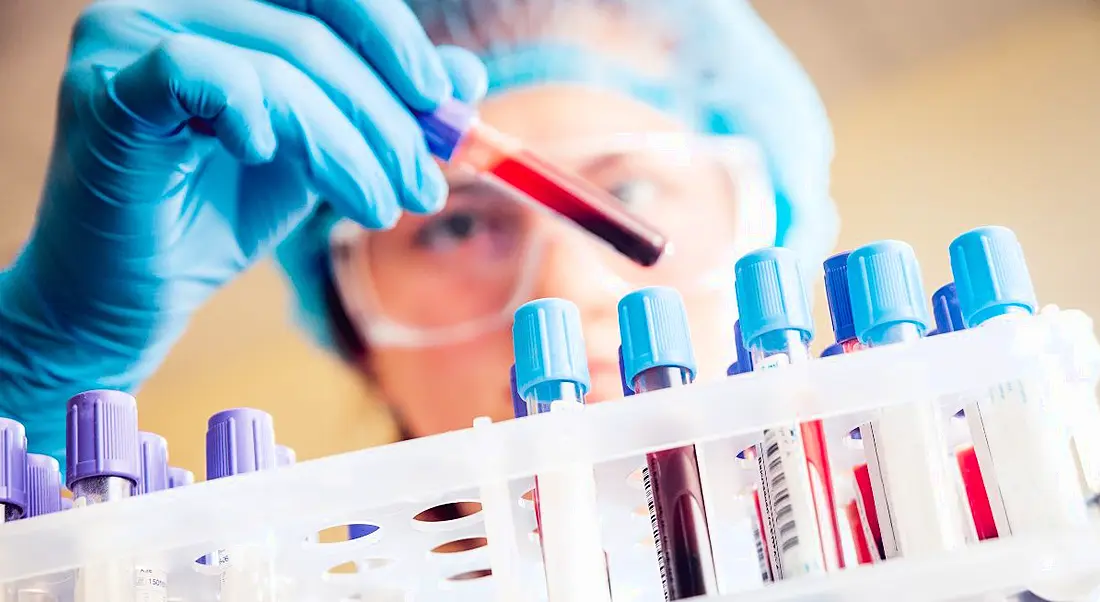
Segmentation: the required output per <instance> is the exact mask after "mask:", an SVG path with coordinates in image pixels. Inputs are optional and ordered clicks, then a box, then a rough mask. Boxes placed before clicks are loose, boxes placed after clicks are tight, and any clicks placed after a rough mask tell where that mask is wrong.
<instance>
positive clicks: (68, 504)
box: [61, 497, 73, 510]
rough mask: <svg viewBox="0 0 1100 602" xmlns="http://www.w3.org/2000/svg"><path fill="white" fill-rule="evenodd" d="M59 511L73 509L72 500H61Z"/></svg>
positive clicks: (64, 498) (65, 498)
mask: <svg viewBox="0 0 1100 602" xmlns="http://www.w3.org/2000/svg"><path fill="white" fill-rule="evenodd" d="M61 509H62V510H72V509H73V500H72V498H67V497H63V498H61Z"/></svg>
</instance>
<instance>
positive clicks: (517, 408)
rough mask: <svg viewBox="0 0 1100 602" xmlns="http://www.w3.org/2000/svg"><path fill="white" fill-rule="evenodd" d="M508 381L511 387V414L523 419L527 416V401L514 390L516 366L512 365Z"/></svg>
mask: <svg viewBox="0 0 1100 602" xmlns="http://www.w3.org/2000/svg"><path fill="white" fill-rule="evenodd" d="M509 373H510V374H509V379H510V381H511V387H512V414H513V415H514V416H515V417H516V418H523V417H524V416H526V415H527V401H526V400H525V399H523V397H522V396H520V394H519V391H517V390H516V365H515V364H512V367H511V368H510V369H509Z"/></svg>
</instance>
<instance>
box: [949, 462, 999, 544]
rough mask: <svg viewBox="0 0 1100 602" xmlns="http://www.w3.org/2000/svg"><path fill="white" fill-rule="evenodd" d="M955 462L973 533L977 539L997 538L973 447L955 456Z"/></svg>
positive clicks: (990, 508)
mask: <svg viewBox="0 0 1100 602" xmlns="http://www.w3.org/2000/svg"><path fill="white" fill-rule="evenodd" d="M955 461H956V462H958V464H959V472H960V473H962V480H963V489H964V490H966V500H967V502H968V503H969V504H970V516H971V517H972V518H973V519H974V531H975V532H976V533H977V535H978V539H979V540H982V539H992V538H994V537H997V524H996V523H995V522H994V521H993V507H992V506H991V505H990V503H989V494H988V493H986V491H985V481H983V480H982V472H981V469H980V468H979V467H978V456H977V454H975V453H974V447H973V446H971V447H966V448H964V449H961V450H959V451H958V452H957V453H956V454H955Z"/></svg>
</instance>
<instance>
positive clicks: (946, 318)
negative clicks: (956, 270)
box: [928, 282, 966, 336]
mask: <svg viewBox="0 0 1100 602" xmlns="http://www.w3.org/2000/svg"><path fill="white" fill-rule="evenodd" d="M932 317H933V319H935V321H936V330H935V334H947V333H949V332H955V331H956V330H964V329H966V323H965V322H963V317H962V310H960V309H959V296H958V294H957V293H956V292H955V283H954V282H948V283H947V284H945V285H943V286H941V287H940V288H938V289H936V292H934V293H932ZM928 336H932V333H929V334H928Z"/></svg>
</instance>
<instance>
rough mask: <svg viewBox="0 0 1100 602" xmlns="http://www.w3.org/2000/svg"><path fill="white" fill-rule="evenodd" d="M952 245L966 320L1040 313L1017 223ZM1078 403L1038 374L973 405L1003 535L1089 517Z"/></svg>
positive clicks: (976, 323)
mask: <svg viewBox="0 0 1100 602" xmlns="http://www.w3.org/2000/svg"><path fill="white" fill-rule="evenodd" d="M949 252H950V257H951V272H952V275H953V276H954V278H955V292H956V294H957V297H958V304H959V312H960V315H961V317H962V321H963V323H964V324H965V325H966V327H968V328H975V327H981V326H985V325H986V324H991V323H998V322H1004V321H1012V320H1018V319H1021V318H1026V317H1027V316H1030V315H1032V314H1034V313H1035V311H1036V309H1037V306H1038V303H1037V301H1036V298H1035V288H1034V285H1033V284H1032V282H1031V275H1030V273H1029V272H1028V268H1027V263H1026V261H1025V259H1024V253H1023V248H1022V247H1021V246H1020V242H1019V240H1017V238H1016V235H1015V233H1013V232H1012V231H1011V230H1009V229H1008V228H1003V227H999V226H986V227H981V228H976V229H974V230H970V231H969V232H966V233H963V234H961V235H960V236H958V237H957V238H956V239H955V240H954V241H952V242H951V245H950V247H949ZM1088 395H1089V396H1090V397H1091V395H1092V394H1091V393H1089V394H1088ZM1090 401H1091V400H1090ZM1074 406H1077V407H1079V405H1078V404H1077V403H1076V402H1075V401H1074V400H1070V399H1059V398H1051V397H1050V396H1049V393H1047V392H1046V390H1045V387H1043V386H1042V383H1037V382H1035V381H1034V380H1020V381H1012V382H1005V383H1001V384H1000V385H998V386H996V387H993V388H992V389H990V390H989V391H988V392H986V393H985V394H983V395H980V396H978V398H977V399H975V400H974V401H973V402H972V403H969V404H967V405H966V406H965V415H966V420H967V423H968V425H969V427H970V431H971V436H972V438H973V440H974V451H975V455H976V456H977V459H978V466H979V470H980V471H981V474H982V480H983V482H984V484H985V487H986V493H987V495H988V497H989V502H990V506H991V507H992V509H993V520H994V522H995V524H996V526H997V532H998V534H999V535H1006V534H1009V533H1011V534H1020V533H1036V532H1049V531H1057V530H1061V529H1069V528H1076V527H1078V526H1080V525H1083V524H1084V523H1085V521H1086V510H1085V504H1084V497H1085V493H1084V492H1083V491H1082V487H1081V483H1080V481H1079V479H1078V474H1077V472H1078V465H1077V463H1076V462H1075V460H1074V457H1073V451H1072V450H1073V446H1072V445H1071V440H1072V437H1071V433H1070V429H1069V425H1068V424H1067V423H1066V415H1067V411H1068V412H1069V413H1071V414H1072V413H1073V411H1074ZM1088 436H1089V437H1095V436H1096V435H1095V433H1090V434H1089V435H1088Z"/></svg>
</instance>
